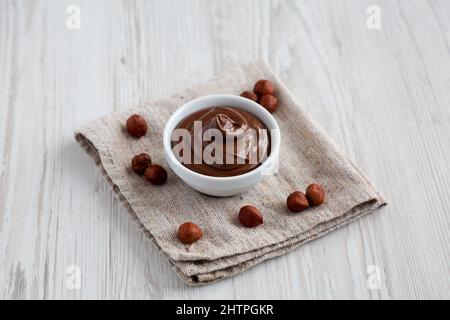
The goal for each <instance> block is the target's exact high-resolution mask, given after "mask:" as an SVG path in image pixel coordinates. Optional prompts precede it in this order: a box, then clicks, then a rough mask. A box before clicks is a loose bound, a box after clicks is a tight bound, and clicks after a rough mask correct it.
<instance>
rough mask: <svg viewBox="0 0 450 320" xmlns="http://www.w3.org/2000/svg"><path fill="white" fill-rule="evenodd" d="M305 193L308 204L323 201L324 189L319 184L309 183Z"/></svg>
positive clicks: (319, 203)
mask: <svg viewBox="0 0 450 320" xmlns="http://www.w3.org/2000/svg"><path fill="white" fill-rule="evenodd" d="M305 194H306V198H307V199H308V202H309V205H310V206H319V205H321V204H322V203H323V202H324V201H325V191H324V190H323V188H322V186H321V185H320V184H317V183H313V184H311V185H309V186H308V188H307V189H306V193H305Z"/></svg>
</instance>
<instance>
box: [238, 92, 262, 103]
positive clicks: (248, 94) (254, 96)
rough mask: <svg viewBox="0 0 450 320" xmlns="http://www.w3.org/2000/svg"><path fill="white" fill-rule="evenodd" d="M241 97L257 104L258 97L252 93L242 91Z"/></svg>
mask: <svg viewBox="0 0 450 320" xmlns="http://www.w3.org/2000/svg"><path fill="white" fill-rule="evenodd" d="M241 97H244V98H247V99H250V100H252V101H255V102H258V96H257V95H256V93H253V92H251V91H244V92H242V93H241Z"/></svg>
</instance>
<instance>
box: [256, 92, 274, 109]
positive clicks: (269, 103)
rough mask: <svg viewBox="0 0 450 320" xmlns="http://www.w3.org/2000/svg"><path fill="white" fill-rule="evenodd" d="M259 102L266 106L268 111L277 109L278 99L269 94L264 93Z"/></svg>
mask: <svg viewBox="0 0 450 320" xmlns="http://www.w3.org/2000/svg"><path fill="white" fill-rule="evenodd" d="M259 104H260V105H262V106H263V107H264V108H266V109H267V111H269V112H270V113H273V112H275V111H276V110H277V107H278V99H277V98H276V97H275V96H273V95H271V94H265V95H263V96H262V97H261V98H260V99H259Z"/></svg>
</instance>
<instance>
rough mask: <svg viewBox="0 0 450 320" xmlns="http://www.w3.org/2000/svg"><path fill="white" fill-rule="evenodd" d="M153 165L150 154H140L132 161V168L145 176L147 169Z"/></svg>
mask: <svg viewBox="0 0 450 320" xmlns="http://www.w3.org/2000/svg"><path fill="white" fill-rule="evenodd" d="M151 164H152V158H151V157H150V155H149V154H148V153H140V154H138V155H136V156H134V157H133V159H132V160H131V168H132V169H133V171H134V172H136V173H137V174H144V171H145V169H147V168H148V167H149V166H150V165H151Z"/></svg>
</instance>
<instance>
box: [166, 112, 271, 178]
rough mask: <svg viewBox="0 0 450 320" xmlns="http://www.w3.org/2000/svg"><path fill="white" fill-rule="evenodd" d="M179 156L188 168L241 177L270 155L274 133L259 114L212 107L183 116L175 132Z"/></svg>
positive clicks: (213, 174) (173, 137)
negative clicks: (257, 115) (271, 132)
mask: <svg viewBox="0 0 450 320" xmlns="http://www.w3.org/2000/svg"><path fill="white" fill-rule="evenodd" d="M172 149H173V152H174V154H175V156H176V157H177V158H178V159H179V160H180V162H181V163H182V164H183V165H184V166H185V167H187V168H189V169H191V170H193V171H195V172H198V173H201V174H204V175H208V176H214V177H230V176H237V175H241V174H244V173H246V172H249V171H251V170H253V169H255V168H257V167H258V166H260V165H261V163H262V162H263V161H264V160H265V159H266V158H267V157H268V156H269V154H270V133H269V130H268V129H267V127H266V125H265V124H264V123H263V122H262V121H261V120H260V119H258V118H257V117H256V116H255V115H253V114H252V113H250V112H247V111H245V110H242V109H239V108H232V107H211V108H207V109H203V110H200V111H197V112H194V113H192V114H191V115H189V116H188V117H186V118H185V119H183V120H182V121H181V122H180V123H179V124H178V125H177V127H176V128H175V130H174V132H173V134H172Z"/></svg>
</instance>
